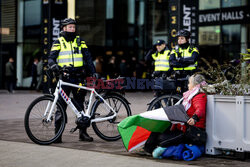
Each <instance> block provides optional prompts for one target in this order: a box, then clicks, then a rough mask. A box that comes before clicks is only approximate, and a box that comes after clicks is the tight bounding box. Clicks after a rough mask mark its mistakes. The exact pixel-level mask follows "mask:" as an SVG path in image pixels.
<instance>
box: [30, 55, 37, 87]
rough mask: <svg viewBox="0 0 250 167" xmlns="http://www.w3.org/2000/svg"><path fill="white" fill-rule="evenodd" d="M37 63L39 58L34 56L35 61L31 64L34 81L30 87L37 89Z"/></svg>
mask: <svg viewBox="0 0 250 167" xmlns="http://www.w3.org/2000/svg"><path fill="white" fill-rule="evenodd" d="M37 64H38V59H37V58H34V62H33V64H32V66H31V77H32V81H31V84H30V89H35V88H36V86H37Z"/></svg>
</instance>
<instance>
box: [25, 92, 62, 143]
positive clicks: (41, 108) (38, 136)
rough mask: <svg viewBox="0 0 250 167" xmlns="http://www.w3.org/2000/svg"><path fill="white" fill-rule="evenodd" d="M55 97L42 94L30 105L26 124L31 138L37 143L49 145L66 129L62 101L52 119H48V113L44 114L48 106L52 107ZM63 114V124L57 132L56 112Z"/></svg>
mask: <svg viewBox="0 0 250 167" xmlns="http://www.w3.org/2000/svg"><path fill="white" fill-rule="evenodd" d="M53 100H54V98H53V97H52V96H42V97H39V98H37V99H35V100H34V101H33V102H32V103H31V104H30V105H29V107H28V109H27V111H26V113H25V118H24V126H25V130H26V133H27V135H28V136H29V138H30V139H31V140H32V141H33V142H34V143H37V144H41V145H48V144H51V143H53V142H54V141H55V140H56V139H57V138H58V137H59V136H60V135H61V134H62V133H63V131H64V128H65V122H66V115H65V112H63V108H62V106H61V105H60V103H58V102H57V103H56V107H54V108H55V109H54V111H53V113H52V115H51V118H50V119H51V121H49V122H48V121H47V120H46V119H47V114H46V115H45V116H44V113H45V110H46V108H47V107H48V108H50V107H51V105H52V103H53ZM56 110H58V111H57V112H59V114H60V115H61V118H60V119H61V125H60V127H59V128H58V129H59V130H58V131H57V133H55V112H56Z"/></svg>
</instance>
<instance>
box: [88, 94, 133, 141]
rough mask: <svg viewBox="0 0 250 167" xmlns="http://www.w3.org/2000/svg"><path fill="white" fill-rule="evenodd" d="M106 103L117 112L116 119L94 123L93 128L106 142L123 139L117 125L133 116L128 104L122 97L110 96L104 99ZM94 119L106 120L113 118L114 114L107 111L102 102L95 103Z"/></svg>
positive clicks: (93, 108)
mask: <svg viewBox="0 0 250 167" xmlns="http://www.w3.org/2000/svg"><path fill="white" fill-rule="evenodd" d="M103 98H104V99H105V101H106V102H107V103H108V104H109V105H110V106H111V107H112V108H113V109H114V110H115V112H116V114H117V115H116V117H115V118H113V119H110V120H107V121H102V122H93V123H92V127H93V129H94V131H95V133H96V134H97V135H98V136H99V137H100V138H102V139H103V140H106V141H116V140H119V139H120V138H121V136H120V134H119V132H118V130H117V125H118V124H119V123H120V122H121V121H122V120H123V119H124V118H126V117H128V116H130V115H131V110H130V107H129V105H128V102H127V101H126V100H125V99H124V98H123V97H122V96H120V95H117V94H110V95H105V96H104V97H103ZM91 113H92V114H91V115H92V117H93V118H105V117H107V116H111V115H112V114H113V112H112V111H111V110H109V109H107V106H106V105H105V104H104V102H103V101H102V100H97V101H95V103H94V105H93V107H92V112H91Z"/></svg>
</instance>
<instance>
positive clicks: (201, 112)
mask: <svg viewBox="0 0 250 167" xmlns="http://www.w3.org/2000/svg"><path fill="white" fill-rule="evenodd" d="M205 84H206V82H205V78H204V77H203V76H202V75H200V74H197V75H192V76H191V77H190V78H189V84H188V91H187V92H184V93H183V97H184V100H183V102H182V105H183V106H184V108H185V111H186V113H187V115H188V117H189V119H188V121H187V122H186V124H187V125H185V124H172V126H171V127H169V128H167V130H166V131H165V132H164V133H163V134H160V133H154V132H152V133H151V135H150V136H149V138H148V140H147V142H146V143H145V146H144V150H145V151H146V152H148V153H152V151H153V150H154V149H155V148H156V147H157V146H162V147H168V146H171V145H178V144H180V143H189V142H191V141H190V139H187V138H185V135H184V133H185V132H186V129H187V126H188V125H191V126H195V127H198V128H200V129H201V130H204V131H205V122H206V103H207V96H206V94H205V93H204V92H203V90H202V89H201V87H202V86H204V85H205ZM164 110H165V112H166V113H168V112H171V111H166V110H167V108H166V109H164ZM172 112H173V111H172ZM192 144H195V143H192Z"/></svg>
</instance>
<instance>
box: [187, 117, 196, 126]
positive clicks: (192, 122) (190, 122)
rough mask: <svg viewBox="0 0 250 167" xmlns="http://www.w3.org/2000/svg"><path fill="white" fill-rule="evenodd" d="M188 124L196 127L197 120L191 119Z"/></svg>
mask: <svg viewBox="0 0 250 167" xmlns="http://www.w3.org/2000/svg"><path fill="white" fill-rule="evenodd" d="M187 124H188V125H194V124H195V120H194V119H193V118H190V119H189V120H188V121H187Z"/></svg>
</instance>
